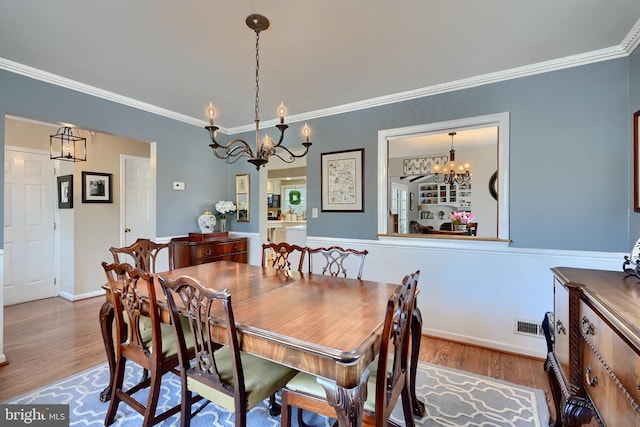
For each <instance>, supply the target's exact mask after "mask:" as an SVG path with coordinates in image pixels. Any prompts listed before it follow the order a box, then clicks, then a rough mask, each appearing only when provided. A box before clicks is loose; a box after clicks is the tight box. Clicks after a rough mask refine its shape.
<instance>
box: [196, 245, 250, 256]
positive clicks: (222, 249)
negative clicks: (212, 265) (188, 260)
mask: <svg viewBox="0 0 640 427" xmlns="http://www.w3.org/2000/svg"><path fill="white" fill-rule="evenodd" d="M246 251H247V242H244V241H239V242H225V243H205V244H200V245H197V246H196V251H195V255H196V258H208V257H214V256H218V255H228V254H233V253H237V252H246Z"/></svg>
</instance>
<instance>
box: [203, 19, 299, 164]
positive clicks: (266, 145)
mask: <svg viewBox="0 0 640 427" xmlns="http://www.w3.org/2000/svg"><path fill="white" fill-rule="evenodd" d="M245 22H246V24H247V26H248V27H249V28H251V29H252V30H253V31H255V33H256V97H255V106H254V111H255V118H254V122H255V126H256V127H255V149H254V148H252V147H251V144H249V143H247V142H246V141H244V140H243V139H240V138H236V139H234V140H232V141H230V142H228V143H227V144H220V143H219V142H218V141H217V140H216V136H217V131H218V129H219V128H218V127H217V126H215V125H214V118H215V116H216V110H215V107H214V106H213V104H212V103H210V104H209V107H208V108H207V117H208V119H209V125H208V126H205V129H207V131H209V137H210V138H211V144H209V147H211V149H212V150H213V154H214V155H215V156H216V157H217V158H219V159H223V160H224V161H225V162H227V163H230V164H231V163H235V162H236V161H238V159H240V158H241V157H247V161H248V162H249V163H252V164H253V165H254V166H255V167H256V170H260V168H261V167H262V166H264V165H265V164H267V163H268V162H269V158H270V157H271V156H276V157H278V158H279V159H281V160H282V161H284V162H286V163H292V162H293V161H294V160H295V159H296V158H300V157H304V156H305V155H306V154H307V152H308V151H309V147H311V142H309V135H310V134H311V129H310V128H309V126H307V125H306V124H305V125H304V127H303V128H302V133H303V135H304V141H303V142H302V146H303V147H304V151H303V152H302V153H300V154H294V153H293V152H292V151H291V150H289V149H288V148H287V147H285V146H284V145H282V142H283V139H284V132H285V131H286V130H287V128H288V127H289V126H288V125H286V124H285V123H284V118H285V115H286V113H287V109H286V107H285V106H284V104H283V103H280V106H278V116H279V117H280V122H279V123H278V124H277V125H276V127H277V128H278V130H279V132H280V135H279V137H278V142H274V141H273V140H272V139H271V137H269V135H265V136H264V138H262V140H261V138H260V116H259V113H260V106H259V100H260V74H259V71H260V55H259V54H260V31H263V30H266V29H267V28H269V20H268V19H267V18H266V17H264V16H262V15H257V14H253V15H249V16H248V17H247V19H246V21H245Z"/></svg>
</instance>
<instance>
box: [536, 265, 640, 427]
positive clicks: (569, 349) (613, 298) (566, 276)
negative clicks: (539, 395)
mask: <svg viewBox="0 0 640 427" xmlns="http://www.w3.org/2000/svg"><path fill="white" fill-rule="evenodd" d="M552 271H553V273H554V311H553V313H549V315H550V316H548V318H549V317H550V319H549V322H548V323H549V332H550V334H548V335H547V340H548V342H547V344H548V348H549V349H550V352H549V353H548V355H547V360H546V362H545V370H546V371H547V373H548V376H549V382H550V385H551V391H552V394H553V399H554V404H555V409H556V415H557V416H556V424H555V425H556V426H579V425H584V424H587V423H590V425H596V424H600V425H605V426H611V427H625V426H640V406H639V405H638V403H639V402H640V279H638V278H637V277H635V276H630V275H626V274H625V273H622V272H615V271H604V270H589V269H578V268H565V267H556V268H553V269H552Z"/></svg>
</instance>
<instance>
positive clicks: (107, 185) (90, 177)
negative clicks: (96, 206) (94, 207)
mask: <svg viewBox="0 0 640 427" xmlns="http://www.w3.org/2000/svg"><path fill="white" fill-rule="evenodd" d="M111 181H112V174H110V173H100V172H82V203H113V200H112V188H111Z"/></svg>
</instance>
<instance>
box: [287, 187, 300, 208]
mask: <svg viewBox="0 0 640 427" xmlns="http://www.w3.org/2000/svg"><path fill="white" fill-rule="evenodd" d="M301 201H302V194H301V193H300V192H299V191H298V190H291V191H289V203H290V204H292V205H299V204H300V202H301Z"/></svg>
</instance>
